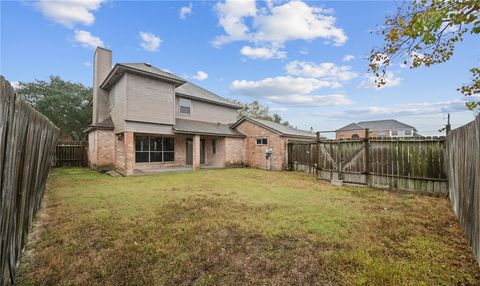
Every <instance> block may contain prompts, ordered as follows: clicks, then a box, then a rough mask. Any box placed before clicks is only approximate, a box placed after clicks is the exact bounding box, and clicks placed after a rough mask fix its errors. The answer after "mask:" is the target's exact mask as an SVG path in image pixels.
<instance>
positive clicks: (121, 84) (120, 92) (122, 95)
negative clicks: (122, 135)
mask: <svg viewBox="0 0 480 286" xmlns="http://www.w3.org/2000/svg"><path fill="white" fill-rule="evenodd" d="M126 92H127V75H123V76H122V78H120V80H119V81H118V82H117V83H116V84H115V85H114V86H113V87H112V89H111V90H110V94H109V97H110V116H111V117H112V121H113V125H114V126H115V132H117V133H118V132H123V131H124V129H125V110H126V109H125V106H126V104H127V94H126Z"/></svg>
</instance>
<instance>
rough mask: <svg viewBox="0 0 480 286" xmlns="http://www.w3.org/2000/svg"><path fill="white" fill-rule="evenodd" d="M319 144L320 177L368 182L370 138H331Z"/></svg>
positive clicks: (360, 182)
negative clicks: (340, 139)
mask: <svg viewBox="0 0 480 286" xmlns="http://www.w3.org/2000/svg"><path fill="white" fill-rule="evenodd" d="M317 146H318V149H319V150H318V168H317V170H318V178H319V179H324V180H341V181H344V182H346V183H356V184H367V176H366V171H367V170H368V166H367V164H366V163H367V156H366V153H367V152H366V150H367V149H368V140H348V141H338V140H329V141H321V142H319V143H318V144H317Z"/></svg>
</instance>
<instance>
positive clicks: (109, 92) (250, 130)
mask: <svg viewBox="0 0 480 286" xmlns="http://www.w3.org/2000/svg"><path fill="white" fill-rule="evenodd" d="M93 69H94V76H93V100H92V101H93V114H92V125H91V127H90V128H89V129H88V130H87V132H88V141H89V148H88V150H89V152H88V156H89V162H90V165H91V166H92V167H94V168H96V169H115V170H117V171H119V172H121V173H123V174H125V175H131V174H135V173H141V172H148V171H154V170H160V169H165V168H178V167H180V168H182V167H190V168H192V169H197V168H199V167H226V166H238V165H250V166H254V167H259V168H267V169H273V170H281V169H284V168H285V167H286V164H287V162H286V161H287V144H288V140H290V141H292V140H295V141H299V140H300V141H302V140H303V141H313V140H315V135H314V134H312V133H311V132H308V131H302V130H298V129H295V128H291V127H287V126H283V125H281V124H278V123H274V122H263V121H261V120H258V119H254V118H247V117H245V118H242V119H241V120H239V121H237V110H238V109H239V108H240V106H239V105H238V104H236V103H234V102H232V101H229V100H227V99H225V98H223V97H221V96H218V95H216V94H214V93H212V92H210V91H208V90H206V89H203V88H202V87H199V86H197V85H195V84H193V83H191V82H188V81H186V80H184V79H182V78H180V77H178V76H176V75H174V74H172V73H169V72H166V71H163V70H160V69H158V68H155V67H153V66H151V65H149V64H146V63H124V64H115V66H113V68H112V52H111V51H110V50H106V49H104V48H97V49H96V51H95V55H94V64H93ZM268 152H270V153H271V154H270V155H269V156H266V153H268ZM267 157H268V158H267Z"/></svg>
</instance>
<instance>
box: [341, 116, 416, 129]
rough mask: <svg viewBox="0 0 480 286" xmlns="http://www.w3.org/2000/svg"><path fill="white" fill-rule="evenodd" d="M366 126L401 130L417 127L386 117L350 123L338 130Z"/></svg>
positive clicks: (363, 127)
mask: <svg viewBox="0 0 480 286" xmlns="http://www.w3.org/2000/svg"><path fill="white" fill-rule="evenodd" d="M365 128H368V129H370V131H384V130H399V129H413V130H415V131H417V129H416V128H415V127H413V126H410V125H408V124H405V123H402V122H400V121H398V120H395V119H386V120H371V121H361V122H357V123H350V124H348V125H346V126H344V127H342V128H340V129H338V130H337V131H349V130H363V129H365Z"/></svg>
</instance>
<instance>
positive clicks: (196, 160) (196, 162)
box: [192, 135, 200, 170]
mask: <svg viewBox="0 0 480 286" xmlns="http://www.w3.org/2000/svg"><path fill="white" fill-rule="evenodd" d="M192 161H193V162H192V169H193V170H196V169H199V168H200V135H194V136H193V160H192Z"/></svg>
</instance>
